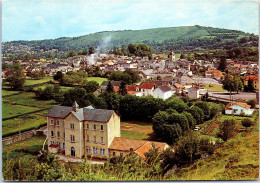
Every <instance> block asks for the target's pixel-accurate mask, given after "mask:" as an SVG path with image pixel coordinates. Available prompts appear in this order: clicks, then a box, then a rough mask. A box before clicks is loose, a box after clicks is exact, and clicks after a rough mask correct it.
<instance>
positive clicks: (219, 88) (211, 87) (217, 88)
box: [204, 84, 227, 92]
mask: <svg viewBox="0 0 260 183" xmlns="http://www.w3.org/2000/svg"><path fill="white" fill-rule="evenodd" d="M204 88H205V89H206V90H208V91H215V92H226V91H227V90H224V89H223V88H222V85H217V84H204Z"/></svg>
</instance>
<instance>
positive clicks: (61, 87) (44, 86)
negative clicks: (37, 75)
mask: <svg viewBox="0 0 260 183" xmlns="http://www.w3.org/2000/svg"><path fill="white" fill-rule="evenodd" d="M51 85H52V84H45V85H42V86H36V87H34V88H33V89H34V90H37V89H39V88H41V89H45V88H46V87H47V86H51ZM72 88H73V87H69V86H60V89H61V90H63V91H66V90H69V89H72Z"/></svg>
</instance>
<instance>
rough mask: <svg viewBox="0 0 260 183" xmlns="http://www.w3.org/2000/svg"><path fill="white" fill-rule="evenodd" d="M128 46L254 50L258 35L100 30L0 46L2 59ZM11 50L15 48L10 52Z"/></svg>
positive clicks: (188, 29)
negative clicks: (78, 35) (242, 48)
mask: <svg viewBox="0 0 260 183" xmlns="http://www.w3.org/2000/svg"><path fill="white" fill-rule="evenodd" d="M131 43H145V44H147V45H148V46H150V47H151V48H152V52H153V53H163V52H167V51H170V50H174V51H175V52H177V53H180V52H181V51H184V52H194V51H198V52H203V51H209V50H214V49H225V50H230V49H232V48H234V47H258V36H257V35H254V34H249V33H245V32H242V31H238V30H229V29H221V28H212V27H203V26H199V25H195V26H181V27H169V28H154V29H145V30H123V31H104V32H97V33H94V34H88V35H85V36H80V37H61V38H58V39H48V40H38V41H12V42H5V43H3V45H2V53H3V54H4V55H3V56H4V57H6V56H8V57H9V56H12V55H19V54H24V53H25V52H27V51H28V50H29V51H31V52H34V53H37V55H40V56H43V57H45V58H50V57H55V56H56V57H57V58H62V57H66V53H67V52H68V51H70V50H73V51H79V50H88V49H89V48H90V47H94V48H96V50H98V52H100V53H101V52H106V51H108V50H112V49H113V48H114V47H121V46H122V45H128V44H131ZM14 48H15V49H14Z"/></svg>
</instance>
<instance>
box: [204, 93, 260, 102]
mask: <svg viewBox="0 0 260 183" xmlns="http://www.w3.org/2000/svg"><path fill="white" fill-rule="evenodd" d="M209 97H219V98H223V99H227V100H229V99H230V95H229V92H209ZM231 98H233V100H236V99H244V100H245V101H248V100H250V99H256V93H253V92H239V93H238V94H237V93H236V92H233V93H232V94H231Z"/></svg>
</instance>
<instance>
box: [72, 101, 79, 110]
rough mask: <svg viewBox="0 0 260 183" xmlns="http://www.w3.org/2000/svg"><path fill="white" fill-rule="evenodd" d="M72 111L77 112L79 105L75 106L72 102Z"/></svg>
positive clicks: (75, 103)
mask: <svg viewBox="0 0 260 183" xmlns="http://www.w3.org/2000/svg"><path fill="white" fill-rule="evenodd" d="M72 109H73V110H74V111H75V112H77V111H78V110H79V105H78V104H77V102H76V101H74V103H73V105H72Z"/></svg>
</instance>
